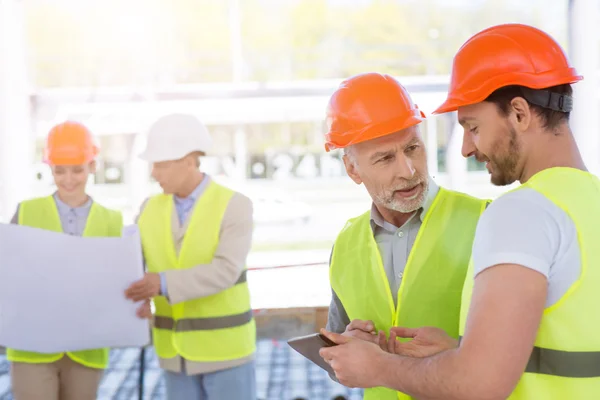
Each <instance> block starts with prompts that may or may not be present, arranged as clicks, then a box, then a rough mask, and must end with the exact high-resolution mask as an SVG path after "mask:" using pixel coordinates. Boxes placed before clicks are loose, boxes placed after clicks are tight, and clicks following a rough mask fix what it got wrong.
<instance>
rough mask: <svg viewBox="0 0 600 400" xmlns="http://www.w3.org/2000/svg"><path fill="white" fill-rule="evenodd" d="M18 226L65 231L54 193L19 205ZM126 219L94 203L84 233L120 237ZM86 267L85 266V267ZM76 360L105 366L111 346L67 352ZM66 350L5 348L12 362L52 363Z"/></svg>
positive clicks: (89, 365) (86, 364)
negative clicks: (36, 351)
mask: <svg viewBox="0 0 600 400" xmlns="http://www.w3.org/2000/svg"><path fill="white" fill-rule="evenodd" d="M18 222H19V225H25V226H31V227H34V228H41V229H46V230H49V231H54V232H62V231H63V229H62V224H61V222H60V216H59V214H58V210H57V208H56V203H55V201H54V198H53V197H52V196H47V197H41V198H36V199H31V200H26V201H24V202H22V203H21V204H20V205H19V220H18ZM122 230H123V218H122V215H121V213H120V212H118V211H113V210H109V209H107V208H104V207H102V206H101V205H99V204H97V203H95V202H94V203H92V207H91V209H90V214H89V216H88V218H87V222H86V224H85V230H84V232H83V236H86V237H104V236H121V231H122ZM82 267H83V268H85V266H82ZM66 354H67V356H69V357H70V358H71V359H72V360H73V361H75V362H77V363H79V364H82V365H84V366H86V367H90V368H98V369H104V368H106V366H107V365H108V354H109V349H93V350H82V351H74V352H67V353H66ZM64 355H65V353H56V354H46V353H35V352H31V351H21V350H15V349H6V358H7V359H8V360H9V361H13V362H23V363H30V364H43V363H51V362H55V361H58V360H60V359H61V358H63V356H64Z"/></svg>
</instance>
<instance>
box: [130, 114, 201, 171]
mask: <svg viewBox="0 0 600 400" xmlns="http://www.w3.org/2000/svg"><path fill="white" fill-rule="evenodd" d="M211 146H212V138H211V137H210V134H209V133H208V129H206V126H204V124H203V123H202V122H200V120H198V118H196V117H194V116H193V115H189V114H169V115H165V116H163V117H161V118H159V119H158V120H157V121H155V122H154V123H153V124H152V125H151V126H150V129H149V130H148V139H147V142H146V149H145V150H144V152H143V153H142V154H140V158H141V159H143V160H146V161H149V162H161V161H171V160H179V159H182V158H183V157H185V156H187V155H188V154H190V153H193V152H195V151H200V152H203V153H206V152H207V151H208V150H209V149H210V148H211Z"/></svg>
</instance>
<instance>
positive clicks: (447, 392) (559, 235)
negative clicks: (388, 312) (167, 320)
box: [322, 24, 600, 400]
mask: <svg viewBox="0 0 600 400" xmlns="http://www.w3.org/2000/svg"><path fill="white" fill-rule="evenodd" d="M581 79H582V77H581V76H579V75H578V74H577V72H576V71H575V69H574V68H572V67H571V66H570V65H569V62H568V61H567V57H566V55H565V53H564V52H563V50H562V49H561V48H560V46H559V45H558V44H557V43H556V42H555V41H554V40H553V39H552V38H551V37H550V36H549V35H548V34H546V33H544V32H542V31H540V30H539V29H536V28H533V27H531V26H526V25H520V24H507V25H499V26H494V27H491V28H489V29H486V30H484V31H482V32H479V33H478V34H476V35H474V36H473V37H472V38H470V39H469V40H468V41H467V42H466V43H465V44H464V45H463V46H462V47H461V48H460V50H459V51H458V53H457V54H456V56H455V58H454V64H453V68H452V78H451V84H450V90H449V93H448V98H447V100H446V101H445V102H444V104H442V106H440V107H439V108H438V109H437V110H436V112H437V113H444V112H449V111H458V119H459V123H460V124H461V125H462V127H463V128H464V140H463V146H462V153H463V155H464V156H465V157H470V156H474V157H476V158H477V159H478V160H479V161H481V162H485V163H486V165H487V169H488V172H489V173H490V175H491V181H492V183H494V184H495V185H509V184H512V183H514V182H516V181H518V182H520V183H521V186H520V187H518V188H517V189H516V190H513V191H510V192H508V193H506V194H504V195H502V196H500V197H499V198H498V199H497V200H495V201H494V202H493V203H492V205H491V206H490V207H489V208H488V209H487V210H486V211H485V212H484V213H483V215H482V217H481V219H480V220H479V224H478V226H477V232H476V236H475V241H474V245H473V255H472V261H471V263H470V272H469V274H468V275H467V279H466V281H465V286H464V291H463V301H462V305H461V324H460V325H461V326H460V335H461V336H462V340H461V342H460V345H459V346H458V347H456V348H446V349H445V351H442V352H439V351H440V350H441V349H440V348H439V346H438V344H439V343H443V342H441V341H440V340H439V338H442V337H443V334H441V335H438V337H432V336H429V337H421V335H420V333H419V330H417V331H415V335H414V339H413V341H412V342H411V343H408V344H407V343H400V342H397V341H390V342H388V343H384V342H382V343H381V345H383V346H382V347H383V348H385V349H386V350H388V351H389V352H390V353H395V354H387V353H386V352H384V351H383V350H382V349H381V348H379V347H377V346H374V345H369V344H364V343H362V342H361V341H350V342H348V340H345V339H344V338H343V337H340V336H336V335H330V338H332V339H333V340H335V341H336V342H338V343H344V344H342V345H341V346H337V347H335V348H330V349H326V350H323V351H322V353H323V355H324V357H326V359H329V360H331V364H332V367H333V369H334V370H335V371H336V373H337V374H338V378H340V381H341V382H342V383H345V384H347V385H350V386H360V387H371V386H386V387H391V388H394V389H396V390H401V391H404V392H407V393H410V394H411V395H413V396H415V397H419V398H443V399H506V398H510V399H518V400H521V399H527V400H529V399H544V400H559V399H560V400H563V399H571V400H578V399H580V400H584V399H590V400H591V399H596V398H599V397H600V335H598V330H599V329H600V318H599V317H598V309H600V293H599V292H598V288H599V287H600V247H599V246H598V244H597V241H598V238H599V237H600V180H599V179H598V178H597V177H596V176H594V175H592V174H590V173H589V172H587V170H586V167H585V164H584V162H583V160H582V157H581V155H580V152H579V149H578V147H577V144H576V142H575V139H574V137H573V134H572V132H571V129H570V128H569V122H568V120H569V113H570V112H571V110H572V109H573V99H572V89H571V84H572V83H575V82H577V81H580V80H581ZM590 134H594V135H596V134H598V133H597V132H590ZM438 334H439V332H438ZM446 343H448V342H446ZM407 345H408V346H411V347H413V348H414V347H416V348H420V350H421V351H420V353H421V354H422V355H424V356H425V357H424V358H421V359H419V358H408V357H403V356H401V355H399V353H402V349H403V348H404V347H406V346H407ZM434 353H437V354H434Z"/></svg>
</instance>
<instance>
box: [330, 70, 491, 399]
mask: <svg viewBox="0 0 600 400" xmlns="http://www.w3.org/2000/svg"><path fill="white" fill-rule="evenodd" d="M424 119H425V116H424V114H423V113H422V112H421V111H420V110H419V109H418V107H417V106H416V105H415V104H414V103H413V101H412V99H411V98H410V95H409V94H408V92H407V91H406V90H405V89H404V87H403V86H402V85H401V84H400V83H399V82H398V81H397V80H395V79H394V78H392V77H391V76H388V75H382V74H378V73H366V74H361V75H357V76H354V77H352V78H349V79H347V80H346V81H344V82H342V83H341V85H340V87H339V88H338V89H337V90H336V91H335V93H334V94H333V95H332V97H331V99H330V101H329V105H328V109H327V124H328V130H329V131H328V133H327V135H326V145H325V147H326V150H327V151H330V150H333V149H340V148H341V149H343V151H344V157H343V159H344V165H345V167H346V172H347V173H348V176H349V177H350V178H351V179H352V180H353V181H354V182H355V183H356V184H364V186H365V188H366V189H367V191H368V192H369V194H370V196H371V198H372V200H373V203H372V206H371V210H370V211H367V212H365V213H364V214H362V215H360V216H358V217H356V218H352V219H350V220H349V221H348V222H347V223H346V225H345V227H344V228H343V229H342V231H341V232H340V234H339V235H338V237H337V239H336V241H335V244H334V247H333V250H332V253H331V259H330V282H331V287H332V301H331V306H330V309H329V316H328V321H327V329H328V330H329V331H332V332H337V333H343V334H344V335H347V336H352V337H355V338H358V339H362V340H368V341H372V342H374V343H379V342H378V334H379V333H380V332H382V331H383V332H384V333H385V334H387V333H388V332H390V328H392V327H395V326H396V327H402V328H404V329H400V330H398V329H395V330H394V332H393V333H392V335H395V334H396V333H398V334H400V335H402V336H406V337H416V339H417V340H427V339H428V335H435V334H437V332H438V330H437V329H430V328H421V329H420V330H417V329H416V328H419V327H433V328H441V329H443V330H445V331H446V332H448V334H449V335H450V337H449V338H448V339H447V340H456V339H457V338H458V329H459V317H460V304H461V292H462V287H463V283H464V281H465V275H466V272H467V267H468V263H469V259H470V256H471V246H472V243H473V238H474V235H475V228H476V226H477V222H478V220H479V217H480V215H481V213H482V212H483V210H484V209H485V207H486V205H487V203H488V202H487V201H485V200H480V199H476V198H473V197H471V196H468V195H466V194H463V193H458V192H454V191H450V190H447V189H444V188H441V187H439V186H438V185H437V184H436V183H435V182H434V181H433V179H431V178H430V177H429V175H428V171H427V153H426V150H425V146H424V143H423V139H422V136H421V132H420V130H419V124H420V123H421V122H422V121H423V120H424ZM428 329H429V330H428ZM415 348H416V347H415ZM405 351H406V354H408V355H410V352H411V346H410V342H408V343H407V346H406V350H405ZM398 396H400V397H401V398H402V397H403V396H404V398H409V397H408V396H406V395H404V394H399V393H398V392H394V391H392V390H390V389H385V388H373V389H367V390H366V392H365V398H366V399H390V400H391V399H397V398H398Z"/></svg>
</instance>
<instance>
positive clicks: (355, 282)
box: [330, 188, 487, 400]
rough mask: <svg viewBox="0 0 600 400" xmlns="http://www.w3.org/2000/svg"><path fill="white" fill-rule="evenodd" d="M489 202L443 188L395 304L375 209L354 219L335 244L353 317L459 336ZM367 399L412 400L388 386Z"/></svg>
mask: <svg viewBox="0 0 600 400" xmlns="http://www.w3.org/2000/svg"><path fill="white" fill-rule="evenodd" d="M486 205H487V201H486V200H480V199H476V198H474V197H471V196H468V195H466V194H463V193H458V192H453V191H448V190H445V189H443V188H440V190H439V193H438V194H437V196H436V197H435V199H434V201H433V203H432V205H431V207H430V208H429V210H428V211H427V213H426V214H425V215H424V217H423V224H422V226H421V228H420V229H419V233H418V234H417V238H416V241H415V243H414V245H413V248H412V250H411V252H410V254H409V257H408V261H407V263H406V267H405V269H404V275H403V278H402V283H401V285H400V288H399V291H398V304H397V306H396V305H394V301H393V297H392V293H391V291H390V284H389V281H388V279H387V276H386V273H385V270H384V267H383V263H382V261H381V255H380V254H379V249H378V247H377V243H376V242H375V239H374V237H373V231H372V229H371V226H370V213H369V212H366V213H365V214H363V215H361V216H359V217H357V218H354V219H351V220H349V221H348V222H347V223H346V226H345V227H344V229H343V230H342V232H341V233H340V234H339V236H338V238H337V239H336V241H335V245H334V247H333V255H332V259H331V267H330V281H331V286H332V288H333V290H334V291H335V293H336V294H337V296H338V297H339V299H340V301H341V302H342V304H343V306H344V309H345V310H346V313H347V314H348V317H349V318H350V320H354V319H362V320H372V321H373V322H374V323H375V328H376V329H377V330H384V331H386V332H389V329H390V328H391V327H393V326H402V327H409V328H418V327H422V326H434V327H438V328H441V329H444V330H445V331H446V332H448V334H449V335H450V336H453V337H455V338H457V337H458V329H459V326H458V325H459V317H460V301H461V293H462V287H463V284H464V281H465V276H466V272H467V267H468V264H469V259H470V256H471V247H472V244H473V238H474V236H475V228H476V226H477V221H478V220H479V217H480V215H481V213H482V212H483V210H484V209H485V207H486ZM364 398H365V399H378V400H382V399H383V400H385V399H390V400H392V399H410V397H409V396H407V395H406V394H403V393H400V392H396V391H393V390H391V389H386V388H383V387H378V388H372V389H367V390H365V396H364Z"/></svg>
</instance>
